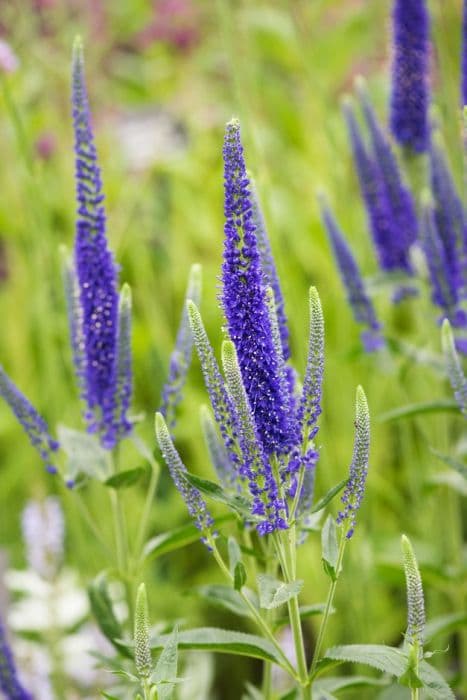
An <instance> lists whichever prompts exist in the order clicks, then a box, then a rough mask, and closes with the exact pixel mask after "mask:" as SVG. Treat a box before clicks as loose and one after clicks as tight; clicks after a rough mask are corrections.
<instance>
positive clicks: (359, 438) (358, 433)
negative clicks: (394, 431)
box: [337, 386, 370, 539]
mask: <svg viewBox="0 0 467 700" xmlns="http://www.w3.org/2000/svg"><path fill="white" fill-rule="evenodd" d="M369 454H370V413H369V411H368V403H367V400H366V396H365V392H364V391H363V389H362V387H361V386H359V387H357V399H356V410H355V441H354V448H353V458H352V464H351V465H350V475H349V480H348V482H347V486H346V487H345V490H344V494H343V496H342V499H341V500H342V503H343V504H344V509H343V510H342V511H340V512H339V514H338V516H337V524H338V525H340V524H342V525H343V527H344V529H345V536H346V537H347V539H350V538H351V537H352V535H353V533H354V530H355V523H356V518H357V511H358V509H359V508H360V505H361V502H362V498H363V494H364V492H365V483H366V477H367V474H368V459H369Z"/></svg>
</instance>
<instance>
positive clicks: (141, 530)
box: [135, 460, 160, 563]
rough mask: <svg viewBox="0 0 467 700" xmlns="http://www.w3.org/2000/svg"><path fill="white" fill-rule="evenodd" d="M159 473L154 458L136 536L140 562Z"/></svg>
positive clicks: (137, 553)
mask: <svg viewBox="0 0 467 700" xmlns="http://www.w3.org/2000/svg"><path fill="white" fill-rule="evenodd" d="M159 474H160V466H159V463H158V462H156V461H155V460H154V462H152V463H151V478H150V480H149V486H148V492H147V494H146V500H145V502H144V508H143V513H142V515H141V519H140V521H139V527H138V535H137V537H136V546H135V556H136V557H138V560H139V562H140V563H141V559H142V554H143V552H142V550H143V547H144V539H145V537H146V533H147V529H148V523H149V518H150V515H151V508H152V505H153V501H154V495H155V493H156V489H157V483H158V481H159Z"/></svg>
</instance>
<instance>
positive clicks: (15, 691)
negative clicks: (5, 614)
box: [0, 620, 33, 700]
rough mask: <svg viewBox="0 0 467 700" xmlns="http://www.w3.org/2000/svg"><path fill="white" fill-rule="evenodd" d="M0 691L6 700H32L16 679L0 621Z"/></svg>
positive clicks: (10, 652) (16, 674)
mask: <svg viewBox="0 0 467 700" xmlns="http://www.w3.org/2000/svg"><path fill="white" fill-rule="evenodd" d="M0 690H1V691H2V692H3V693H4V694H5V697H6V698H7V699H8V700H33V697H32V695H31V694H30V693H28V692H27V691H26V690H25V689H24V688H23V686H22V685H21V683H20V681H19V679H18V672H17V670H16V666H15V662H14V659H13V654H12V651H11V649H10V645H9V644H8V640H7V638H6V633H5V629H4V627H3V624H2V621H1V620H0Z"/></svg>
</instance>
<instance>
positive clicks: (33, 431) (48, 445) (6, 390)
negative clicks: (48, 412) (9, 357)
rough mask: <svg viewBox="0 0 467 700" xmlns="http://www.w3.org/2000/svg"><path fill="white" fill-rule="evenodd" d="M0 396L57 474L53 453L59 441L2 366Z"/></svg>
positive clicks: (45, 462)
mask: <svg viewBox="0 0 467 700" xmlns="http://www.w3.org/2000/svg"><path fill="white" fill-rule="evenodd" d="M0 396H2V397H3V398H4V399H5V401H6V402H7V404H8V405H9V407H10V408H11V410H12V411H13V413H14V414H15V416H16V418H17V419H18V421H19V422H20V423H21V425H22V426H23V428H24V430H25V431H26V433H27V435H28V437H29V440H30V442H31V444H32V445H33V446H34V447H35V448H36V450H37V451H38V452H39V455H40V457H41V459H42V460H43V462H44V464H45V468H46V469H47V471H48V472H49V473H50V474H56V473H57V469H56V467H55V466H54V465H53V464H52V453H53V452H56V451H57V450H58V448H59V444H58V442H56V441H55V440H53V438H51V436H50V433H49V429H48V427H47V423H46V422H45V420H44V419H43V418H42V416H40V415H39V413H38V412H37V411H36V409H35V408H34V406H32V405H31V404H30V403H29V401H28V399H27V398H26V397H25V396H24V394H22V393H21V392H20V390H19V389H18V387H16V386H15V385H14V384H13V382H12V381H11V379H10V378H9V377H8V375H7V374H6V373H5V371H4V369H3V368H2V367H1V366H0Z"/></svg>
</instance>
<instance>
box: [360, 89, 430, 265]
mask: <svg viewBox="0 0 467 700" xmlns="http://www.w3.org/2000/svg"><path fill="white" fill-rule="evenodd" d="M360 97H361V102H362V108H363V113H364V116H365V120H366V123H367V125H368V129H369V132H370V137H371V143H372V149H373V155H374V161H375V163H377V164H378V165H377V167H378V168H379V172H380V173H381V177H382V181H383V185H384V189H385V192H386V197H387V201H388V204H389V208H390V214H391V224H392V226H391V228H392V238H391V247H392V249H393V250H394V258H395V260H394V268H399V269H400V270H403V271H405V272H407V273H408V274H412V267H411V264H410V259H409V253H410V247H411V246H412V245H413V244H414V243H415V241H416V239H417V233H418V222H417V215H416V213H415V204H414V201H413V197H412V195H411V193H410V190H409V189H408V187H406V185H405V183H404V181H403V178H402V173H401V171H400V168H399V165H398V163H397V160H396V157H395V155H394V153H393V150H392V148H391V144H390V143H389V140H388V139H387V137H386V135H385V133H384V131H383V129H382V128H381V125H380V124H379V123H378V120H377V118H376V115H375V113H374V110H373V108H372V106H371V103H370V101H369V99H368V96H367V95H366V92H365V90H364V89H363V88H362V87H360Z"/></svg>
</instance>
